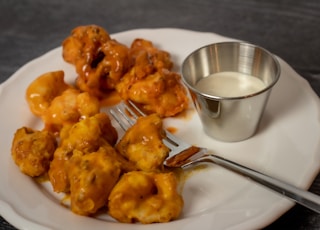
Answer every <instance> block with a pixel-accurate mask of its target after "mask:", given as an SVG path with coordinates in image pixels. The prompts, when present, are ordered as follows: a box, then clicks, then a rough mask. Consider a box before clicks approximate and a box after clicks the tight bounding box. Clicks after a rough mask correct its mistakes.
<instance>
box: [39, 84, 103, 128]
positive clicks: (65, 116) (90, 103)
mask: <svg viewBox="0 0 320 230" xmlns="http://www.w3.org/2000/svg"><path fill="white" fill-rule="evenodd" d="M99 112H100V102H99V100H98V99H97V98H96V97H94V96H91V95H90V94H89V93H87V92H82V93H81V92H80V91H79V90H77V89H72V88H69V89H66V90H65V91H64V92H62V94H61V95H59V96H57V97H55V98H54V99H53V100H52V101H51V104H50V106H49V107H48V109H47V110H46V111H45V113H44V114H43V115H42V116H41V118H42V120H43V122H44V124H45V128H46V129H47V130H50V131H52V132H59V131H60V130H61V128H62V127H63V126H64V125H68V124H74V123H76V122H78V121H79V120H80V119H85V118H87V117H91V116H93V115H95V114H98V113H99Z"/></svg>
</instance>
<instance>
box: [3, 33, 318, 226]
mask: <svg viewBox="0 0 320 230" xmlns="http://www.w3.org/2000/svg"><path fill="white" fill-rule="evenodd" d="M112 37H113V38H115V39H117V40H118V41H119V42H122V43H124V44H127V45H129V44H130V43H131V42H132V41H133V39H134V38H137V37H142V38H145V39H149V40H151V41H153V42H154V44H155V45H156V46H158V47H159V48H161V49H165V50H167V51H169V52H170V53H171V54H172V57H173V60H174V62H175V63H177V64H180V63H181V62H182V60H183V59H184V58H185V57H186V56H187V55H188V54H189V53H190V52H192V51H193V50H195V49H197V48H199V47H201V46H203V45H206V44H209V43H214V42H221V41H227V40H228V41H230V40H233V39H229V38H225V37H222V36H219V35H216V34H212V33H200V32H193V31H186V30H180V29H140V30H132V31H128V32H123V33H118V34H114V35H112ZM279 61H280V64H281V69H282V73H281V77H280V81H279V82H278V83H277V85H276V86H275V88H274V90H273V92H272V95H271V98H270V100H269V103H268V105H267V108H266V113H265V116H264V117H263V120H262V123H261V126H260V129H259V131H258V133H257V134H256V135H255V136H254V137H252V138H251V139H249V140H246V141H243V142H238V143H223V142H219V141H215V140H212V139H210V138H209V137H207V136H206V135H205V134H204V133H203V132H202V128H201V124H200V122H199V119H198V116H197V114H196V113H195V112H194V111H192V109H191V110H190V111H189V112H190V116H189V119H167V120H166V121H165V124H166V125H168V126H174V127H177V129H178V132H177V135H178V136H180V137H181V138H183V139H185V140H186V141H188V142H190V143H191V144H197V145H201V146H206V147H208V148H210V149H213V150H214V151H215V152H216V153H217V154H219V155H222V156H224V157H226V158H229V159H231V160H234V161H237V162H239V163H241V164H244V165H247V166H249V167H252V168H255V169H257V170H260V171H262V172H265V173H267V174H270V175H273V176H275V177H278V178H280V179H283V180H285V181H287V182H290V183H292V184H294V185H296V186H298V187H301V188H308V187H309V186H310V184H311V183H312V181H313V179H314V178H315V176H316V175H317V173H318V170H319V167H320V166H319V164H320V148H319V143H320V123H319V111H320V110H319V99H318V97H317V96H316V95H315V94H314V92H313V91H312V90H311V88H310V87H309V85H308V83H307V82H306V81H305V80H304V79H302V78H301V77H300V76H298V75H297V73H295V72H294V71H293V70H292V68H290V67H289V66H288V65H287V64H286V63H285V62H284V61H282V60H280V59H279ZM59 69H63V70H64V71H65V73H66V79H67V80H68V81H69V82H72V81H73V79H74V78H75V72H74V69H73V67H72V66H70V65H68V64H66V63H65V62H64V61H63V59H62V57H61V47H59V48H57V49H54V50H52V51H50V52H48V53H47V54H45V55H43V56H41V57H39V58H37V59H35V60H33V61H31V62H29V63H28V64H26V65H25V66H23V67H22V68H21V69H20V70H18V71H17V72H16V73H15V74H14V75H13V76H12V77H11V78H10V79H8V80H7V81H6V82H4V83H3V84H2V85H1V88H0V108H1V113H0V124H1V126H0V127H1V132H0V142H1V144H0V150H1V152H0V156H1V160H0V184H1V189H0V214H1V215H2V216H3V217H4V218H5V219H7V220H8V221H9V222H10V223H12V224H13V225H14V226H16V227H18V228H20V229H33V230H38V229H69V230H72V229H76V230H82V229H85V230H87V229H95V230H100V229H113V230H129V229H150V230H157V229H159V230H160V229H168V230H171V229H172V230H178V229H184V230H187V229H197V228H198V229H204V230H205V229H257V228H261V227H264V226H265V225H267V224H269V223H271V222H272V221H274V220H275V219H276V218H278V217H279V216H280V215H282V214H283V213H284V212H286V211H287V210H288V209H289V208H291V207H292V206H293V205H294V204H293V203H292V202H290V201H288V200H287V199H286V198H283V197H280V196H279V195H277V194H275V193H273V192H271V191H269V190H268V189H265V188H264V187H261V186H260V185H257V184H255V183H254V182H251V181H249V180H247V179H245V178H243V177H241V176H238V175H236V174H234V173H232V172H229V171H227V170H225V169H223V168H221V167H219V166H215V165H212V166H210V167H208V168H207V169H205V170H201V171H197V172H195V173H193V174H192V176H191V177H190V178H189V179H188V180H187V182H186V184H185V187H184V192H183V196H184V200H185V207H184V210H183V215H182V216H181V218H180V219H179V220H176V221H173V222H170V223H165V224H152V225H141V224H121V223H117V222H115V221H114V220H112V219H111V218H110V217H108V216H107V215H105V216H100V217H99V218H89V217H82V216H78V215H75V214H73V213H72V212H71V211H70V210H68V209H67V208H65V207H63V206H61V205H60V198H59V196H57V195H56V194H54V193H53V192H52V190H51V186H50V184H49V183H47V184H44V185H40V184H38V183H36V182H34V181H33V180H32V179H30V178H29V177H27V176H25V175H23V174H22V173H21V172H20V171H19V169H18V167H17V166H16V165H15V164H14V163H13V161H12V159H11V155H10V148H11V141H12V138H13V134H14V132H15V131H16V129H17V128H19V127H21V126H30V127H33V128H41V127H42V124H41V122H40V120H39V119H37V118H35V117H34V116H33V115H32V114H31V113H30V111H29V109H28V106H27V104H26V101H25V98H24V94H25V90H26V87H27V86H28V84H30V82H31V81H32V80H34V79H35V78H36V77H37V76H39V75H40V74H42V73H44V72H48V71H54V70H59ZM176 70H177V71H179V66H178V65H177V66H176Z"/></svg>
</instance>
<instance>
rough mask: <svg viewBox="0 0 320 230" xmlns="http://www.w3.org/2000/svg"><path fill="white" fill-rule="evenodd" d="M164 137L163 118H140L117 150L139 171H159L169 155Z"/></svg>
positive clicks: (128, 131) (152, 116) (155, 115)
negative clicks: (163, 140)
mask: <svg viewBox="0 0 320 230" xmlns="http://www.w3.org/2000/svg"><path fill="white" fill-rule="evenodd" d="M164 137H165V133H164V131H163V128H162V120H161V118H160V117H159V116H158V115H157V114H151V115H149V116H147V117H140V118H138V120H137V122H136V123H135V124H134V125H133V126H132V127H130V128H129V129H128V130H127V131H126V133H125V134H124V136H123V137H122V139H121V140H120V141H119V142H118V143H117V145H116V149H117V150H118V152H119V153H120V154H121V155H123V156H124V157H125V158H126V159H128V160H129V161H131V162H133V163H134V164H135V165H136V167H137V168H138V169H140V170H144V171H159V170H162V169H163V161H164V160H165V159H166V158H167V156H168V154H169V149H168V148H167V147H166V146H165V145H164V144H163V142H162V139H163V138H164Z"/></svg>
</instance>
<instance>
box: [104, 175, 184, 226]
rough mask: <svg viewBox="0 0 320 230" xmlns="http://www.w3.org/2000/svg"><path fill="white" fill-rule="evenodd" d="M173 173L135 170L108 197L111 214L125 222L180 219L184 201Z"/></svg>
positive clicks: (144, 222)
mask: <svg viewBox="0 0 320 230" xmlns="http://www.w3.org/2000/svg"><path fill="white" fill-rule="evenodd" d="M177 185H178V183H177V179H176V177H175V175H174V174H173V173H172V172H170V173H150V172H149V173H148V172H143V171H133V172H129V173H126V174H124V175H123V176H122V177H121V179H120V181H119V182H118V183H117V184H116V185H115V187H114V188H113V190H112V191H111V194H110V196H109V204H108V208H109V214H110V216H112V217H113V218H115V219H116V220H118V221H120V222H124V223H133V222H141V223H143V224H150V223H158V222H169V221H171V220H174V219H176V218H178V217H179V216H180V213H181V211H182V208H183V199H182V197H181V195H180V194H179V193H178V191H177Z"/></svg>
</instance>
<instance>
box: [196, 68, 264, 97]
mask: <svg viewBox="0 0 320 230" xmlns="http://www.w3.org/2000/svg"><path fill="white" fill-rule="evenodd" d="M265 87H266V85H265V83H264V82H263V81H262V80H260V79H259V78H257V77H253V76H250V75H247V74H242V73H238V72H219V73H215V74H211V75H209V76H207V77H204V78H202V79H201V80H200V81H198V82H197V83H196V85H195V88H196V89H198V90H199V91H201V92H203V93H206V94H209V95H212V96H219V97H241V96H247V95H250V94H253V93H256V92H258V91H260V90H262V89H264V88H265Z"/></svg>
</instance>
